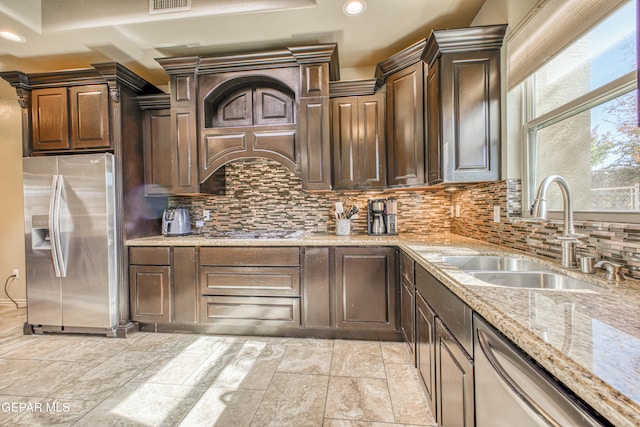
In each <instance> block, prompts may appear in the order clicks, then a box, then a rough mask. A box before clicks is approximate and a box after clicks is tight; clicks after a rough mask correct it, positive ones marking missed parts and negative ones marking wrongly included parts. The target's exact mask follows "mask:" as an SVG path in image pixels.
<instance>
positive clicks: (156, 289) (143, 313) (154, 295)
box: [129, 265, 171, 322]
mask: <svg viewBox="0 0 640 427" xmlns="http://www.w3.org/2000/svg"><path fill="white" fill-rule="evenodd" d="M170 281H171V267H169V266H151V265H135V266H131V267H129V286H130V292H131V318H132V319H133V320H138V321H142V322H170V321H171V312H170V307H171V300H170V294H169V285H170Z"/></svg>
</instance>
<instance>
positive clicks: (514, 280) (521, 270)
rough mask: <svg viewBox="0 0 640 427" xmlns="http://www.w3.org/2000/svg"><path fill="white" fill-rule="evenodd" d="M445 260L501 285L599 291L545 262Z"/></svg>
mask: <svg viewBox="0 0 640 427" xmlns="http://www.w3.org/2000/svg"><path fill="white" fill-rule="evenodd" d="M442 260H443V261H445V262H446V263H448V264H451V265H453V266H454V267H457V268H459V269H460V270H462V271H464V272H465V273H467V274H469V275H471V276H473V277H475V278H477V279H479V280H482V281H483V282H486V283H490V284H492V285H497V286H505V287H512V288H523V289H557V290H583V291H592V292H599V291H601V290H602V288H600V287H599V286H598V285H595V284H592V283H589V282H586V281H584V280H580V279H576V278H574V277H571V276H568V275H566V274H562V273H558V272H555V271H552V270H550V269H549V268H548V267H547V266H545V265H544V264H542V263H539V262H536V261H533V260H528V259H521V258H515V257H509V256H492V255H473V256H466V255H460V256H453V255H452V256H443V257H442Z"/></svg>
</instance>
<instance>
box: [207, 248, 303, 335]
mask: <svg viewBox="0 0 640 427" xmlns="http://www.w3.org/2000/svg"><path fill="white" fill-rule="evenodd" d="M200 294H201V297H200V308H201V312H200V322H201V323H203V324H210V325H217V326H232V327H233V326H236V327H262V328H298V327H300V249H299V248H297V247H204V248H201V249H200Z"/></svg>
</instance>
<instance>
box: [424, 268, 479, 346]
mask: <svg viewBox="0 0 640 427" xmlns="http://www.w3.org/2000/svg"><path fill="white" fill-rule="evenodd" d="M416 289H417V290H418V292H420V293H421V294H422V296H423V297H424V298H425V299H426V300H427V303H428V304H429V305H430V306H431V307H432V308H433V311H435V312H436V315H437V316H438V317H440V319H442V321H443V322H444V324H445V325H446V326H447V328H448V329H449V331H451V333H452V334H453V335H454V337H455V338H456V339H457V340H458V341H460V344H461V345H462V347H463V348H464V349H465V350H466V351H467V353H468V354H473V325H472V318H471V314H472V311H471V308H470V307H469V306H468V305H466V304H465V303H464V302H463V301H462V300H461V299H460V298H458V297H457V296H456V295H455V294H454V293H453V292H451V291H450V290H449V289H448V288H447V287H446V286H445V285H443V284H442V283H440V281H438V279H436V278H435V277H433V276H432V275H431V274H430V273H429V272H427V271H426V270H425V269H424V268H422V267H421V266H418V267H417V268H416Z"/></svg>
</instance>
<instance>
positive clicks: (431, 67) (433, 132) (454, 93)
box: [423, 25, 506, 184]
mask: <svg viewBox="0 0 640 427" xmlns="http://www.w3.org/2000/svg"><path fill="white" fill-rule="evenodd" d="M505 30H506V25H494V26H486V27H472V28H462V29H453V30H439V31H433V32H432V33H431V36H429V38H428V40H427V43H426V47H425V51H424V56H423V59H424V61H425V62H426V63H427V64H428V71H427V73H426V79H425V93H424V96H425V102H424V103H425V124H426V132H425V134H426V153H427V155H426V169H427V183H428V184H437V183H440V182H444V183H447V182H477V181H491V180H497V179H500V101H501V96H500V93H501V92H500V48H501V46H502V40H503V38H504V33H505Z"/></svg>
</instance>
